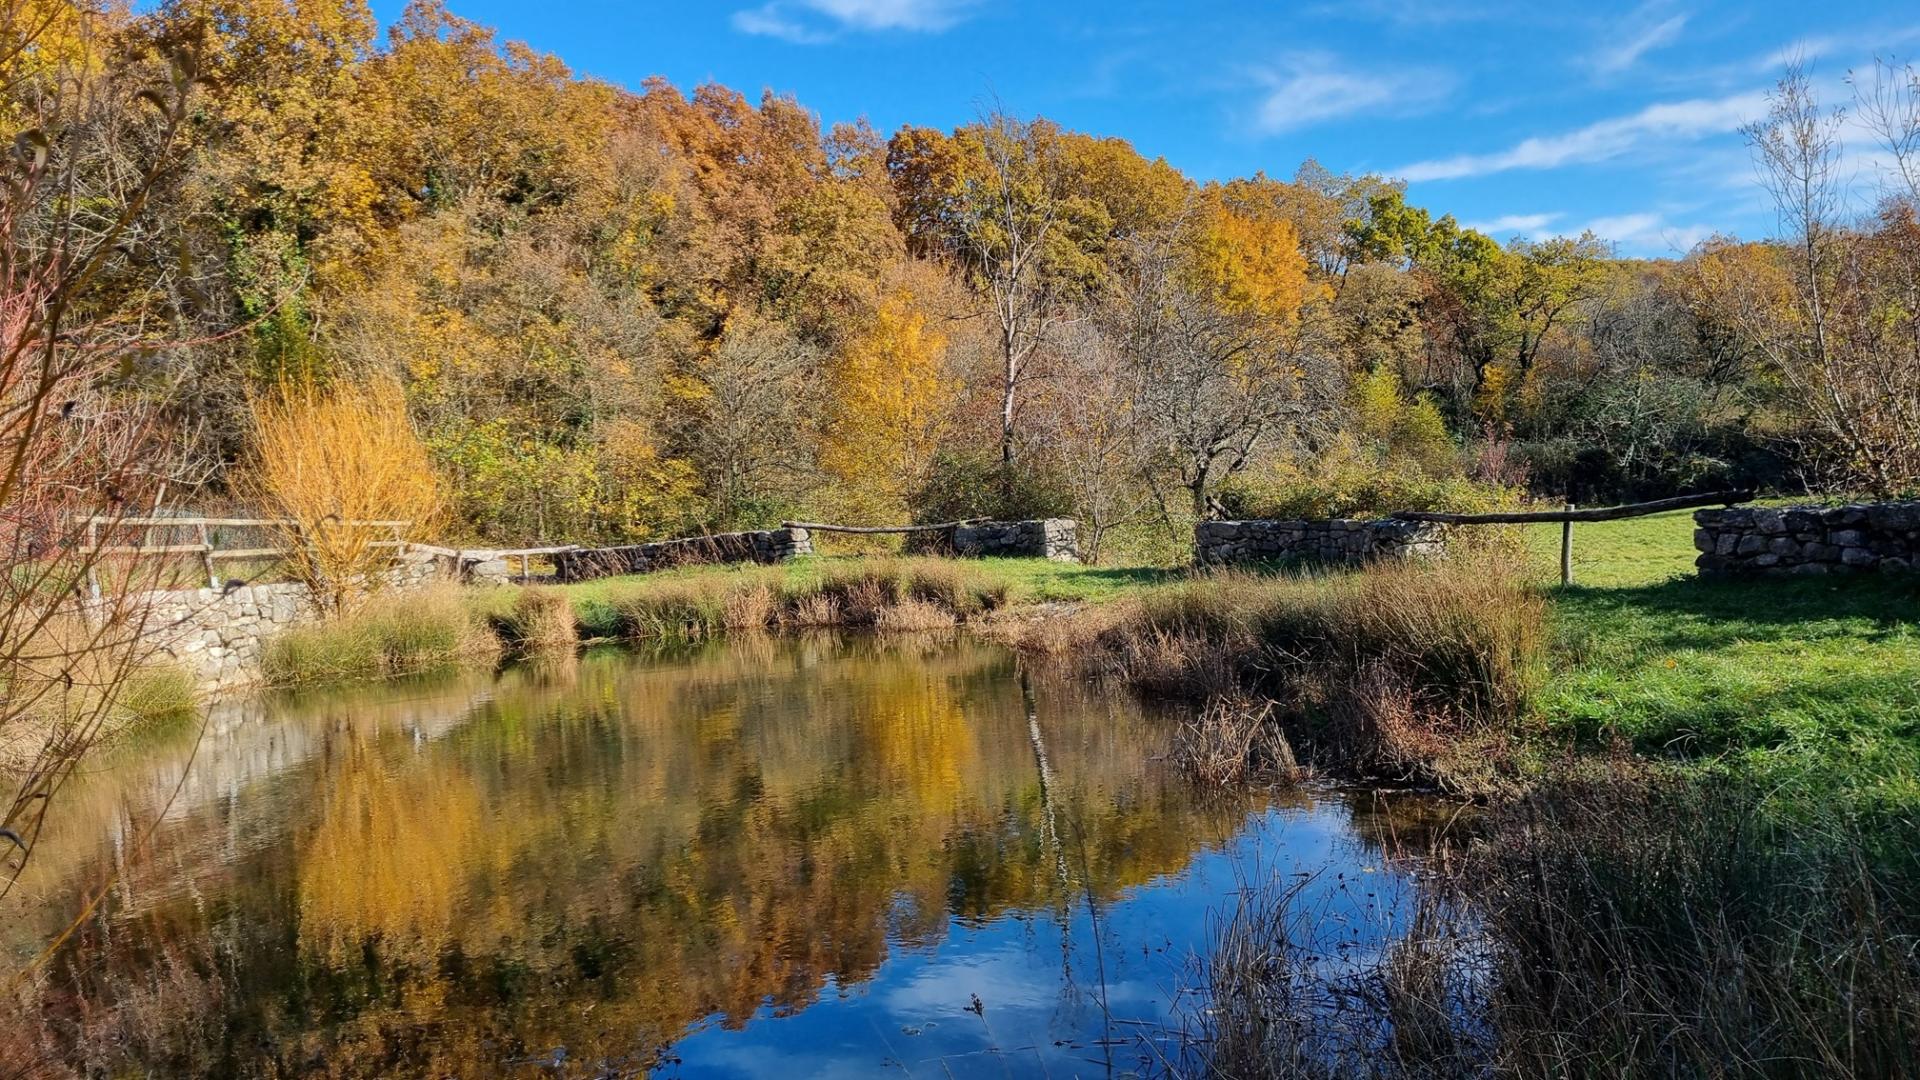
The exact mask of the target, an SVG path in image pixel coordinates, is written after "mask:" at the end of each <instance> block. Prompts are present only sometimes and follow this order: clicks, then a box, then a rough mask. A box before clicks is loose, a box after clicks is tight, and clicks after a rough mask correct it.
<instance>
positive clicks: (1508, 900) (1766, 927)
mask: <svg viewBox="0 0 1920 1080" xmlns="http://www.w3.org/2000/svg"><path fill="white" fill-rule="evenodd" d="M1774 798H1775V792H1774V790H1773V789H1772V788H1763V787H1762V786H1760V785H1759V784H1758V783H1756V782H1752V781H1748V780H1743V779H1724V778H1723V779H1710V780H1707V781H1696V782H1686V781H1681V780H1673V779H1663V778H1657V777H1656V778H1634V779H1623V778H1610V779H1606V780H1602V781H1589V782H1583V783H1577V784H1573V785H1569V786H1568V787H1566V788H1564V789H1562V790H1559V791H1551V792H1540V793H1536V794H1534V795H1531V796H1529V797H1527V798H1526V799H1524V800H1522V801H1519V802H1517V803H1515V804H1513V805H1511V806H1509V807H1507V808H1505V809H1504V810H1502V811H1501V812H1500V813H1498V814H1497V815H1496V816H1495V818H1494V819H1493V821H1492V824H1491V831H1490V833H1489V835H1488V837H1487V840H1486V842H1484V843H1483V844H1480V845H1477V847H1476V852H1477V856H1476V858H1474V859H1473V860H1471V863H1470V866H1469V867H1468V869H1467V872H1465V873H1463V874H1462V888H1463V891H1464V892H1465V894H1466V896H1467V897H1468V898H1469V899H1470V900H1471V901H1472V903H1473V906H1474V909H1475V911H1476V912H1477V914H1478V918H1479V919H1480V920H1481V923H1482V926H1483V928H1484V929H1483V932H1484V934H1485V935H1486V937H1487V939H1488V941H1489V943H1490V945H1491V946H1492V948H1491V950H1490V954H1491V956H1492V957H1493V964H1492V970H1491V974H1492V978H1491V980H1490V982H1489V983H1488V986H1489V988H1490V989H1489V993H1488V997H1487V999H1486V1001H1485V1002H1484V1010H1485V1014H1486V1016H1487V1018H1488V1020H1489V1022H1490V1024H1491V1027H1492V1029H1493V1030H1494V1031H1496V1032H1497V1033H1498V1036H1499V1037H1498V1042H1497V1047H1498V1056H1499V1061H1500V1063H1501V1064H1502V1065H1503V1066H1504V1067H1506V1068H1507V1069H1509V1070H1510V1071H1512V1072H1514V1073H1516V1074H1520V1075H1574V1074H1584V1075H1609V1076H1629V1075H1667V1076H1672V1075H1689V1076H1709V1075H1711V1076H1754V1077H1774V1076H1779V1077H1785V1076H1876V1077H1909V1076H1915V1075H1920V1058H1916V1057H1915V1055H1914V1054H1913V1048H1914V1047H1916V1046H1920V856H1917V855H1916V852H1920V825H1916V824H1915V823H1914V822H1912V821H1911V820H1900V821H1877V822H1873V823H1870V824H1869V823H1863V822H1861V821H1858V820H1854V819H1853V818H1851V817H1848V816H1843V815H1842V814H1840V813H1838V812H1834V811H1824V810H1813V811H1808V810H1807V809H1806V808H1805V807H1801V808H1797V809H1795V810H1794V811H1793V812H1792V813H1783V812H1780V809H1779V808H1778V807H1776V806H1773V805H1772V804H1771V803H1772V800H1773V799H1774Z"/></svg>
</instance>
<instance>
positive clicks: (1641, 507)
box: [1391, 490, 1754, 585]
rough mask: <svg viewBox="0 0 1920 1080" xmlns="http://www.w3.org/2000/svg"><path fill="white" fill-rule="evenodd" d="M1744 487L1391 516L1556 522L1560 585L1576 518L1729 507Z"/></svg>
mask: <svg viewBox="0 0 1920 1080" xmlns="http://www.w3.org/2000/svg"><path fill="white" fill-rule="evenodd" d="M1753 494H1754V493H1753V492H1752V491H1747V490H1735V491H1709V492H1706V493H1705V494H1701V495H1681V496H1677V497H1675V498H1671V499H1655V500H1653V501H1652V502H1642V503H1626V504H1624V505H1621V506H1600V507H1591V508H1589V509H1586V510H1582V509H1580V508H1579V507H1576V506H1574V505H1573V504H1572V503H1568V504H1567V508H1566V509H1565V510H1503V511H1497V512H1494V513H1488V514H1442V513H1437V512H1429V511H1418V510H1402V511H1400V512H1399V513H1396V514H1393V515H1391V516H1392V517H1393V518H1394V520H1396V521H1430V522H1434V523H1435V524H1439V525H1529V524H1538V523H1545V522H1558V523H1559V524H1560V584H1562V585H1571V584H1573V526H1574V523H1575V522H1579V521H1619V520H1622V519H1624V518H1636V517H1646V516H1648V515H1650V514H1665V513H1670V512H1672V511H1674V510H1692V509H1694V508H1696V507H1701V506H1732V505H1733V504H1735V503H1743V502H1748V501H1751V500H1752V498H1753Z"/></svg>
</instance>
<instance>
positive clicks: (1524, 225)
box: [1461, 211, 1565, 234]
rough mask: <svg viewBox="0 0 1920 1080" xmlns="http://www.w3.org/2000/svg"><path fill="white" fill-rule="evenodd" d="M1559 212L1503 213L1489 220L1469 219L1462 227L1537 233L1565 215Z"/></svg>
mask: <svg viewBox="0 0 1920 1080" xmlns="http://www.w3.org/2000/svg"><path fill="white" fill-rule="evenodd" d="M1564 216H1565V215H1564V214H1561V213H1559V212H1557V211H1556V212H1553V213H1546V214H1502V215H1500V216H1499V217H1497V218H1492V219H1490V220H1487V221H1469V222H1466V223H1464V224H1463V225H1462V226H1461V227H1462V228H1467V229H1472V230H1474V231H1475V232H1483V233H1488V234H1492V233H1504V232H1512V233H1537V232H1539V231H1540V230H1542V229H1544V228H1546V227H1547V226H1549V225H1551V224H1553V223H1554V222H1556V221H1558V220H1560V219H1561V218H1562V217H1564Z"/></svg>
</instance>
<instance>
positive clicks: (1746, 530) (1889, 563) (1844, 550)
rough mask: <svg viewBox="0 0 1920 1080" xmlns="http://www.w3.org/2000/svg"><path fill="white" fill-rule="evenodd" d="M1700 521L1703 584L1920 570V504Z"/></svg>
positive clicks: (1778, 511)
mask: <svg viewBox="0 0 1920 1080" xmlns="http://www.w3.org/2000/svg"><path fill="white" fill-rule="evenodd" d="M1693 521H1694V524H1695V525H1696V526H1697V528H1696V529H1695V530H1694V533H1693V546H1694V547H1695V548H1696V549H1697V550H1698V551H1699V552H1700V557H1699V558H1698V559H1696V560H1695V565H1696V566H1698V567H1699V570H1700V574H1701V576H1703V577H1715V576H1742V575H1748V574H1816V575H1817V574H1852V573H1862V572H1864V573H1876V572H1878V573H1897V572H1902V571H1911V570H1913V569H1915V568H1917V567H1920V502H1898V503H1857V504H1853V505H1849V506H1828V507H1822V506H1793V507H1784V508H1773V507H1738V508H1733V509H1727V510H1698V511H1695V512H1694V515H1693Z"/></svg>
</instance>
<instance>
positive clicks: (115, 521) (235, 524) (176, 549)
mask: <svg viewBox="0 0 1920 1080" xmlns="http://www.w3.org/2000/svg"><path fill="white" fill-rule="evenodd" d="M80 523H81V524H84V525H85V526H86V527H87V540H86V544H85V546H84V547H83V548H81V550H82V551H84V552H86V553H87V554H90V555H92V556H94V560H90V562H89V566H88V570H87V577H88V587H89V588H90V590H91V591H92V593H93V595H94V597H95V599H98V598H99V596H100V582H99V579H98V577H97V576H95V573H94V568H93V566H92V562H94V561H97V560H98V559H99V558H100V557H102V556H110V555H120V556H130V557H146V556H153V555H183V556H185V555H198V556H200V565H201V569H202V570H203V571H204V572H205V573H206V576H207V586H208V587H209V588H214V589H217V588H219V587H220V575H219V572H218V571H217V570H216V568H215V564H216V563H219V562H222V561H227V560H233V559H273V558H281V557H284V556H286V555H289V554H292V553H293V552H295V551H297V550H299V548H300V546H301V544H302V543H303V541H302V540H301V539H300V537H301V535H302V532H301V526H300V523H299V522H296V521H291V520H288V519H285V518H239V517H233V518H217V517H90V518H85V519H81V522H80ZM345 524H347V525H349V526H357V527H364V528H369V529H383V530H385V531H387V532H388V533H390V534H391V539H387V540H374V541H371V542H369V543H368V545H367V546H368V547H371V548H392V549H394V553H395V555H396V556H398V555H400V554H404V553H405V552H406V550H407V548H408V546H409V545H408V543H407V540H406V535H407V529H408V528H409V527H411V526H412V524H413V523H412V522H411V521H349V522H346V523H345ZM218 529H250V530H253V529H257V530H271V531H273V532H274V533H276V534H278V535H280V536H282V537H285V538H287V539H285V540H284V541H283V542H281V543H277V544H272V545H270V546H265V547H262V546H254V547H222V546H221V545H220V544H219V542H218V541H219V536H218V533H216V531H215V530H218ZM123 530H135V531H138V532H139V534H140V539H139V542H137V543H127V542H121V543H103V540H105V541H111V540H113V539H115V536H114V534H115V533H119V532H121V531H123ZM102 532H105V533H106V534H107V535H106V536H105V537H103V536H102V535H101V534H102ZM179 532H186V533H188V534H190V535H192V536H193V537H194V539H193V540H191V541H182V540H180V539H178V538H177V535H175V536H167V537H157V536H156V535H155V534H156V533H174V534H177V533H179Z"/></svg>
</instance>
